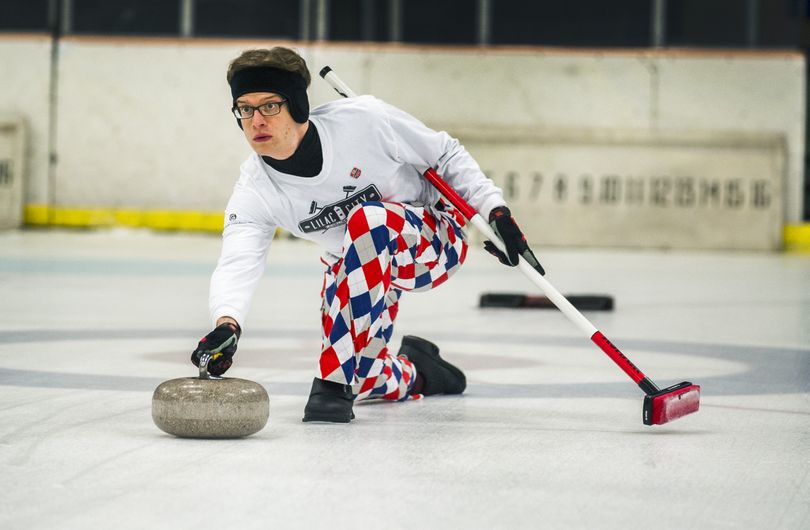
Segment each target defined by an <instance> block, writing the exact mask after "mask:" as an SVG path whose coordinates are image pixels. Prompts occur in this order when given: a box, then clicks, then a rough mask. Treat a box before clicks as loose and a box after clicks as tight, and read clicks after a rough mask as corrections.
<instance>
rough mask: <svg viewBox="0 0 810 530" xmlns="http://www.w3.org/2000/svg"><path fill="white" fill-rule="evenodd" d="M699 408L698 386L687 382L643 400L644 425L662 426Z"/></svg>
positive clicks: (650, 395)
mask: <svg viewBox="0 0 810 530" xmlns="http://www.w3.org/2000/svg"><path fill="white" fill-rule="evenodd" d="M699 408H700V386H699V385H693V384H692V383H690V382H688V381H684V382H683V383H678V384H677V385H673V386H671V387H669V388H665V389H663V390H661V391H659V392H656V393H655V394H648V395H647V396H646V397H645V398H644V425H663V424H664V423H668V422H670V421H673V420H677V419H678V418H680V417H681V416H686V415H687V414H691V413H693V412H697V411H698V409H699Z"/></svg>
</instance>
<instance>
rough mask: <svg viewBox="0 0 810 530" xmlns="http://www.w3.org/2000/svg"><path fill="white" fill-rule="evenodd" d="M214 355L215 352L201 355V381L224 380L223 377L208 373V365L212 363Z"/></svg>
mask: <svg viewBox="0 0 810 530" xmlns="http://www.w3.org/2000/svg"><path fill="white" fill-rule="evenodd" d="M214 353H215V352H206V353H203V354H202V355H200V379H222V378H221V377H217V376H215V375H211V374H209V373H208V363H209V362H210V361H211V358H212V357H213V356H214Z"/></svg>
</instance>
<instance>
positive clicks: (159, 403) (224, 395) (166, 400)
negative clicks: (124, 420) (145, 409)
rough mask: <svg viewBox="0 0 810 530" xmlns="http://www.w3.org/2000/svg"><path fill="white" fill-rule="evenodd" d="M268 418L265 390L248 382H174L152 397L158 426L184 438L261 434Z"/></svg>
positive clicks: (176, 380)
mask: <svg viewBox="0 0 810 530" xmlns="http://www.w3.org/2000/svg"><path fill="white" fill-rule="evenodd" d="M269 416H270V402H269V399H268V396H267V392H266V391H265V389H264V387H262V386H261V385H260V384H258V383H254V382H253V381H247V380H245V379H238V378H222V379H201V378H197V377H183V378H179V379H171V380H169V381H164V382H163V383H161V384H160V386H158V387H157V388H156V389H155V393H154V394H153V395H152V419H153V420H154V422H155V425H157V426H158V427H159V428H160V429H161V430H163V431H165V432H167V433H169V434H173V435H175V436H179V437H182V438H241V437H243V436H248V435H251V434H254V433H257V432H259V431H260V430H262V428H264V426H265V425H266V424H267V418H268V417H269Z"/></svg>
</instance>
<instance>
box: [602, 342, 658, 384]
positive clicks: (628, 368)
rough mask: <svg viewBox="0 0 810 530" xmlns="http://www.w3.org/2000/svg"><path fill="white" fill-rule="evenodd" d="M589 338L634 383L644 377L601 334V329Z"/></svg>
mask: <svg viewBox="0 0 810 530" xmlns="http://www.w3.org/2000/svg"><path fill="white" fill-rule="evenodd" d="M591 340H592V341H593V342H594V343H595V344H596V345H597V346H599V347H600V348H601V349H602V351H603V352H605V353H606V354H607V356H608V357H610V358H611V359H613V362H614V363H616V364H618V365H619V368H621V369H622V370H624V373H626V374H627V375H629V376H630V379H632V380H633V381H634V382H635V383H638V382H639V381H641V380H642V379H644V377H645V375H644V374H643V373H641V370H639V369H638V367H636V365H635V364H633V363H632V362H631V361H630V359H628V358H627V357H625V356H624V354H623V353H622V352H621V351H620V350H619V348H617V347H616V346H614V345H613V343H612V342H610V341H609V340H608V338H607V337H605V336H604V335H602V332H601V331H597V332H596V333H594V334H593V336H592V337H591Z"/></svg>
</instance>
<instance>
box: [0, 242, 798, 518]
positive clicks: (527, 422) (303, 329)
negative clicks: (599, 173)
mask: <svg viewBox="0 0 810 530" xmlns="http://www.w3.org/2000/svg"><path fill="white" fill-rule="evenodd" d="M219 246H220V242H219V239H218V238H216V237H205V236H189V235H153V234H149V233H145V232H59V231H56V232H39V231H24V232H7V233H2V234H0V296H2V300H3V304H2V306H1V307H0V315H2V316H1V317H0V396H2V399H0V486H2V490H3V495H2V496H0V528H2V529H7V528H8V529H18V528H20V529H23V528H25V529H49V530H50V529H55V528H59V529H73V528H77V529H78V528H81V529H96V528H98V529H105V530H106V529H109V528H116V529H129V528H132V529H135V528H137V529H142V528H156V529H157V528H171V529H182V528H188V529H195V530H197V529H201V528H245V529H250V528H257V529H258V528H262V529H266V528H285V529H287V528H328V529H341V528H351V529H353V530H356V529H357V528H363V527H385V528H392V529H395V528H403V529H411V528H442V529H446V528H509V529H514V528H588V529H592V528H600V529H613V528H638V527H641V526H647V525H654V526H655V527H656V528H659V529H666V528H683V527H693V528H769V529H770V528H797V529H798V528H810V503H808V502H807V499H810V257H808V256H798V255H780V254H764V253H762V254H759V253H734V254H714V253H688V252H654V251H644V252H642V251H612V252H607V251H593V250H571V251H560V250H548V249H542V248H538V249H536V253H537V255H538V257H539V258H540V260H541V263H542V264H543V265H544V267H545V268H546V270H547V271H548V275H547V278H548V279H549V281H551V282H552V283H553V284H554V285H555V286H556V287H557V288H558V289H559V290H560V291H562V292H569V293H573V294H576V293H590V292H599V293H606V294H610V295H612V296H614V297H615V300H616V309H615V311H613V312H598V313H597V312H594V313H591V314H589V315H588V316H589V317H590V318H591V319H592V320H593V322H594V323H595V325H596V326H597V327H598V328H599V329H600V330H602V331H603V332H604V334H605V335H606V336H608V337H609V338H610V340H611V341H613V342H614V343H615V344H616V346H617V347H619V348H620V349H621V350H622V351H623V352H625V353H626V354H627V355H628V356H629V357H630V358H631V359H632V360H633V362H634V363H635V364H637V365H638V367H639V368H640V369H642V370H643V371H644V372H645V373H646V374H647V375H649V376H650V377H651V378H652V379H653V380H655V382H656V383H657V384H658V385H659V386H660V387H662V388H663V387H665V386H668V385H671V384H673V383H677V382H679V381H683V380H689V381H692V382H694V383H696V384H700V385H701V386H702V391H703V394H702V396H701V410H700V412H699V413H697V414H691V415H689V416H688V417H685V418H682V419H680V420H678V421H677V422H673V423H671V424H666V425H662V426H656V427H645V426H644V425H642V420H641V404H642V401H643V394H642V393H641V392H640V391H639V389H638V388H637V387H636V386H635V385H634V384H633V383H632V382H631V381H630V380H629V379H628V378H627V377H626V375H625V374H624V373H622V372H621V371H620V370H619V369H618V368H617V367H616V366H615V365H614V364H613V363H612V362H611V361H610V359H608V358H607V357H605V355H604V354H603V353H602V352H601V351H600V350H599V349H598V348H596V347H595V346H594V345H593V344H592V343H591V342H590V341H589V340H588V338H587V337H581V336H580V335H579V334H578V331H577V330H576V328H574V326H573V325H571V324H570V323H569V322H568V321H567V320H565V318H564V317H563V316H562V315H560V314H559V313H556V312H553V311H532V310H528V311H514V310H500V309H488V310H482V309H479V308H478V307H477V303H478V297H479V295H480V293H482V292H486V291H489V292H492V291H505V292H532V285H531V284H530V283H529V282H528V281H527V280H526V279H524V278H523V277H522V276H521V275H520V274H519V273H517V272H515V271H514V270H511V269H508V268H506V267H503V266H501V265H500V264H499V263H497V262H496V261H495V260H493V259H492V258H491V257H490V256H489V255H488V254H486V253H484V252H482V251H478V250H475V251H473V252H471V253H470V256H469V261H468V263H467V264H466V265H465V267H464V269H463V270H462V271H461V272H460V273H459V275H458V276H457V277H456V278H453V279H451V280H450V281H449V282H448V283H447V284H445V285H443V286H441V287H439V288H438V289H437V290H436V291H434V292H428V293H419V294H413V295H411V296H408V295H405V296H404V297H403V300H402V304H401V309H400V313H399V317H398V327H397V329H396V332H395V336H394V343H395V344H397V343H398V341H399V337H401V336H402V335H403V334H415V335H420V336H424V337H426V338H429V339H431V340H433V341H435V342H436V343H437V344H439V346H440V347H441V348H442V352H443V355H444V356H446V357H447V358H448V359H449V360H451V361H452V362H455V363H457V364H458V365H459V366H461V367H462V368H463V369H464V370H465V371H466V373H467V378H468V391H467V393H466V394H465V395H463V396H460V397H431V398H427V399H424V400H422V401H418V402H411V403H401V404H390V403H361V404H358V405H357V406H356V407H355V412H356V414H357V419H356V420H355V421H354V422H352V423H351V424H350V425H334V426H333V425H311V424H303V423H301V416H302V413H303V407H304V404H305V402H306V397H307V392H308V390H309V385H310V382H311V379H312V376H313V373H314V369H315V363H316V360H317V355H318V348H319V335H318V325H319V307H320V301H319V299H318V293H319V291H320V287H321V277H320V270H321V264H320V262H319V261H318V255H319V254H318V251H317V249H315V248H314V247H312V246H310V245H308V244H302V243H293V242H287V241H280V242H277V243H275V246H274V248H273V250H272V251H271V256H270V265H269V268H268V271H267V275H266V278H265V279H264V280H263V281H262V283H261V285H260V288H259V292H258V293H257V296H256V299H255V301H254V304H253V309H252V311H251V314H250V318H249V320H248V321H247V322H246V323H245V326H244V335H243V337H242V340H241V342H240V345H239V351H238V352H237V354H236V362H235V366H234V368H233V369H232V370H231V372H229V375H232V376H233V377H243V378H245V379H251V380H255V381H258V382H260V383H262V384H263V385H264V386H265V388H267V390H268V391H269V394H270V422H269V424H268V426H267V427H266V428H265V429H264V430H262V431H261V432H260V433H258V434H256V435H254V436H252V437H250V438H246V439H243V440H230V441H216V440H184V439H177V438H173V437H171V436H169V435H167V434H164V433H162V432H161V431H160V430H158V429H157V427H155V426H154V424H153V423H152V419H151V417H150V400H151V395H152V391H153V390H154V389H155V387H157V385H158V384H159V383H160V382H161V381H164V380H167V379H172V378H175V377H183V376H192V375H194V374H195V370H196V369H195V368H194V367H193V366H192V365H191V364H190V363H189V362H188V358H189V355H190V352H191V350H192V349H193V348H194V346H195V345H196V343H197V340H199V338H200V337H201V336H202V335H204V334H205V333H206V332H207V331H209V330H208V322H209V320H208V313H207V288H208V277H209V274H210V272H211V271H212V270H213V267H214V265H215V262H216V258H217V254H218V252H219Z"/></svg>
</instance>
